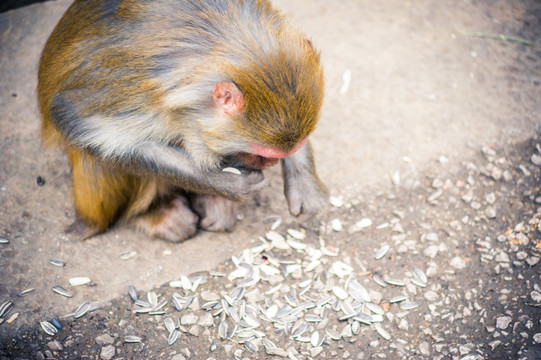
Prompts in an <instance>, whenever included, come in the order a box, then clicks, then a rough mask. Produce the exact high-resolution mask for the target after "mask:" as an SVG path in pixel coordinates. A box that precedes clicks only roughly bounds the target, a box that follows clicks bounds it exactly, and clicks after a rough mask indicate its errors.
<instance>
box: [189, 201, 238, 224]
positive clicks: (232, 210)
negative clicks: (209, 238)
mask: <svg viewBox="0 0 541 360" xmlns="http://www.w3.org/2000/svg"><path fill="white" fill-rule="evenodd" d="M192 205H193V208H194V210H195V211H196V212H197V213H198V214H199V215H200V216H201V221H200V223H199V227H200V228H202V229H203V230H207V231H231V230H232V229H233V226H235V223H236V222H237V212H238V204H237V203H236V202H234V201H231V200H229V199H226V198H223V197H221V196H216V195H195V196H194V199H193V201H192Z"/></svg>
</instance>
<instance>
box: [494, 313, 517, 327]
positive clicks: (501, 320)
mask: <svg viewBox="0 0 541 360" xmlns="http://www.w3.org/2000/svg"><path fill="white" fill-rule="evenodd" d="M511 321H513V319H512V318H511V316H500V317H498V318H496V327H497V328H498V329H502V330H505V329H507V327H508V326H509V324H510V323H511Z"/></svg>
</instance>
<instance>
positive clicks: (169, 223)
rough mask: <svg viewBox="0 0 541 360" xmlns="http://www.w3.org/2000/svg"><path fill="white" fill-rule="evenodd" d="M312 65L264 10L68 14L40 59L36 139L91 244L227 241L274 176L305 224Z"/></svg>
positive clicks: (316, 193)
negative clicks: (128, 232) (242, 204)
mask: <svg viewBox="0 0 541 360" xmlns="http://www.w3.org/2000/svg"><path fill="white" fill-rule="evenodd" d="M319 58H320V55H319V53H318V52H317V51H316V50H314V47H313V46H312V43H311V42H310V41H309V40H307V39H306V38H305V37H304V35H303V34H301V33H300V32H299V31H298V30H297V29H296V28H295V27H294V26H292V25H290V24H289V23H288V22H287V21H286V19H285V18H284V17H283V16H282V15H281V14H280V13H279V12H278V11H276V10H275V9H273V8H272V6H271V5H270V3H269V2H268V1H266V0H155V1H148V0H75V2H74V3H73V4H72V5H71V7H70V8H69V9H68V10H67V12H66V13H65V14H64V16H63V17H62V19H61V20H60V22H59V23H58V25H57V26H56V28H55V29H54V31H53V33H52V34H51V36H50V37H49V40H48V41H47V44H46V45H45V48H44V50H43V54H42V56H41V61H40V66H39V79H38V99H39V105H40V110H41V113H42V117H43V122H42V137H43V139H44V142H45V143H46V144H59V145H60V146H62V147H63V148H64V149H65V151H66V153H67V156H68V160H69V162H70V164H71V168H72V173H73V188H74V196H75V205H76V208H77V212H78V215H79V217H80V218H81V219H82V220H84V221H85V222H86V223H87V224H89V225H90V227H91V228H92V229H93V231H94V233H98V232H101V231H104V230H106V229H107V228H108V227H110V226H111V225H112V224H114V223H115V222H117V221H128V220H129V221H131V222H133V223H135V224H136V226H138V227H139V228H141V229H143V230H146V231H147V232H148V234H150V235H151V236H152V237H157V238H162V239H165V240H168V241H173V242H178V241H182V240H184V239H187V238H189V237H191V236H193V235H194V234H195V232H196V230H197V229H198V228H201V229H204V230H209V231H229V230H231V228H232V227H233V225H234V224H235V222H236V220H237V211H238V202H239V201H242V200H245V199H246V198H247V197H249V196H251V195H252V194H254V193H255V192H257V191H258V190H260V189H261V188H262V187H263V185H264V182H263V179H264V177H263V174H262V170H264V169H266V168H269V167H271V166H273V165H276V164H277V163H278V162H281V164H282V174H283V180H284V193H285V196H286V199H287V202H288V206H289V211H290V213H291V214H292V215H294V216H300V215H303V214H306V215H312V214H314V213H316V212H317V211H318V210H319V209H320V208H321V206H322V205H323V204H324V203H325V199H326V189H325V187H324V185H323V184H322V183H321V181H320V180H319V178H318V176H317V174H316V170H315V166H314V159H313V157H312V151H311V148H310V144H309V143H308V137H309V135H310V134H311V133H312V132H313V130H314V128H315V126H316V123H317V121H318V118H319V111H320V108H321V103H322V100H323V72H322V69H321V66H320V62H319ZM224 167H235V168H237V169H238V170H239V171H240V174H235V173H231V172H224V171H222V169H223V168H224Z"/></svg>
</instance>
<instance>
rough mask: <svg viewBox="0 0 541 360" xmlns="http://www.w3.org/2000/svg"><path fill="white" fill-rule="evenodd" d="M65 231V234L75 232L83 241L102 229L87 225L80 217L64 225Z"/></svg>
mask: <svg viewBox="0 0 541 360" xmlns="http://www.w3.org/2000/svg"><path fill="white" fill-rule="evenodd" d="M65 232H66V234H75V235H76V237H77V238H78V239H79V240H81V241H85V240H88V239H90V238H92V237H94V236H96V235H99V234H101V233H102V232H103V230H99V229H98V228H95V227H92V226H90V225H88V224H87V223H85V222H84V221H83V220H82V219H77V220H75V221H74V222H73V223H72V224H71V225H69V226H68V227H66V229H65Z"/></svg>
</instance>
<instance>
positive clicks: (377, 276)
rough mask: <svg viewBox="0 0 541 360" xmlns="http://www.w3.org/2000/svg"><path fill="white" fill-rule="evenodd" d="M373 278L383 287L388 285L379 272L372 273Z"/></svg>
mask: <svg viewBox="0 0 541 360" xmlns="http://www.w3.org/2000/svg"><path fill="white" fill-rule="evenodd" d="M372 280H374V282H375V283H376V284H378V285H379V286H381V287H386V286H387V283H386V282H385V281H383V279H382V278H381V276H379V275H378V274H374V275H372Z"/></svg>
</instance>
